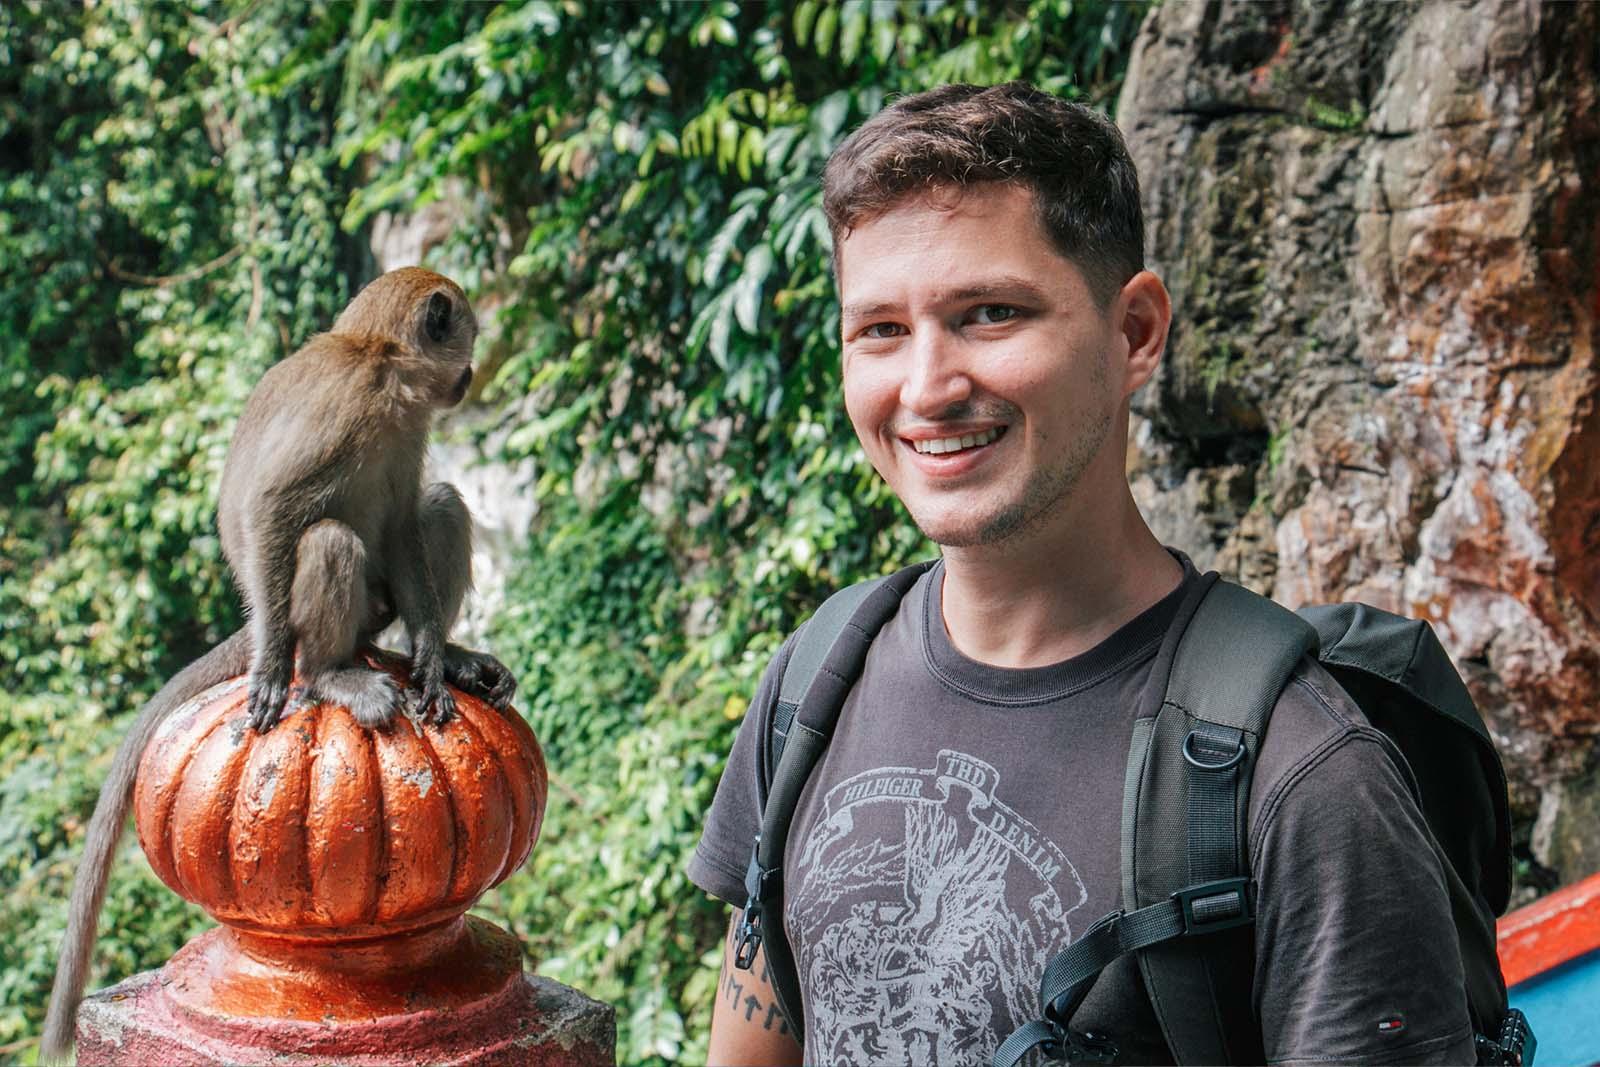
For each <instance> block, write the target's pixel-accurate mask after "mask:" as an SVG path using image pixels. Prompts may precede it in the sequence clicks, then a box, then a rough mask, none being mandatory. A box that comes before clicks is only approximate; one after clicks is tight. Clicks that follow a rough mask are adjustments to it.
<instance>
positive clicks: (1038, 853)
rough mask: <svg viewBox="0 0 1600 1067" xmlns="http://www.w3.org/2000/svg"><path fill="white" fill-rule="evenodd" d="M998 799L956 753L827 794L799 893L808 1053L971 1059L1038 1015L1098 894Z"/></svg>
mask: <svg viewBox="0 0 1600 1067" xmlns="http://www.w3.org/2000/svg"><path fill="white" fill-rule="evenodd" d="M1004 795H1006V791H1005V790H1003V789H1002V788H1001V783H1000V775H999V773H998V772H997V771H996V770H995V768H994V767H993V766H991V765H990V764H988V763H985V762H984V761H983V760H980V759H976V758H974V757H972V756H968V755H965V754H963V753H960V752H953V751H950V750H948V749H946V750H944V751H941V752H940V753H939V754H938V756H937V758H936V760H935V765H934V766H933V767H932V768H930V769H919V768H914V767H880V768H878V769H876V770H871V771H866V772H863V773H861V774H857V775H855V776H853V777H851V778H847V779H845V780H844V781H842V782H840V783H839V784H838V785H836V786H834V787H833V788H832V789H830V790H829V791H828V793H827V795H826V797H825V798H824V799H823V804H822V809H821V811H820V812H819V814H818V816H817V820H816V822H815V824H814V825H813V826H812V828H811V830H810V832H809V833H808V834H807V836H806V839H805V842H804V845H803V848H802V850H801V853H800V858H799V860H798V862H797V863H796V873H797V875H798V878H797V879H796V881H795V891H794V893H793V895H792V896H791V898H790V903H789V923H788V925H789V928H790V929H791V930H804V931H806V932H807V936H806V938H805V939H804V941H803V943H801V944H800V945H798V946H797V948H798V959H797V963H798V965H799V971H800V977H801V984H802V985H803V986H804V987H805V989H806V991H807V998H808V999H807V1001H806V1030H807V1033H806V1046H805V1047H806V1055H807V1060H808V1062H824V1063H841V1064H870V1063H916V1064H941V1063H942V1064H948V1063H972V1062H976V1061H980V1060H987V1059H988V1058H989V1056H990V1054H991V1053H992V1052H993V1050H994V1049H995V1047H996V1046H997V1045H998V1044H999V1042H1000V1041H1001V1040H1003V1039H1004V1038H1005V1036H1006V1035H1007V1034H1009V1033H1010V1032H1011V1031H1012V1030H1014V1029H1016V1028H1017V1027H1019V1026H1021V1025H1022V1024H1023V1023H1025V1022H1027V1021H1028V1020H1029V1019H1031V1018H1033V1017H1034V1015H1035V1014H1036V1012H1037V1008H1038V1004H1037V1001H1038V988H1039V986H1038V983H1039V977H1040V975H1041V974H1043V972H1044V967H1045V964H1046V963H1047V962H1048V961H1049V959H1050V957H1051V956H1052V955H1054V954H1055V953H1056V952H1058V951H1060V949H1061V948H1063V947H1064V946H1065V945H1067V944H1068V943H1069V942H1070V941H1071V938H1072V931H1071V926H1070V925H1069V923H1068V916H1069V915H1070V914H1071V913H1072V912H1073V911H1075V910H1076V909H1077V908H1079V907H1081V906H1082V905H1083V903H1084V901H1085V900H1087V899H1088V892H1087V890H1086V889H1085V888H1084V885H1083V881H1082V879H1081V878H1079V876H1078V872H1077V871H1076V870H1075V869H1074V868H1073V866H1072V864H1071V863H1070V862H1068V860H1067V858H1066V856H1064V855H1063V854H1062V852H1061V850H1060V849H1059V848H1057V847H1056V845H1055V843H1054V842H1053V841H1050V840H1047V839H1046V838H1045V837H1044V836H1043V835H1042V834H1041V833H1040V832H1039V830H1038V829H1037V828H1036V827H1035V826H1034V825H1033V824H1032V823H1030V822H1028V820H1026V819H1024V818H1022V817H1021V816H1020V815H1018V814H1017V813H1016V811H1014V810H1013V809H1012V808H1011V807H1010V806H1008V805H1007V804H1006V803H1004V802H1003V801H1002V800H1001V799H1000V797H1001V796H1004Z"/></svg>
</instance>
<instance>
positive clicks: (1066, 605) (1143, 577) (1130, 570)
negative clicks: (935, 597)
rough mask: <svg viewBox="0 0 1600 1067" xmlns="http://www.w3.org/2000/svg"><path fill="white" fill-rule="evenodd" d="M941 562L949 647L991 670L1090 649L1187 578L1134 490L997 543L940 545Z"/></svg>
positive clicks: (1043, 661) (1039, 664) (1057, 659)
mask: <svg viewBox="0 0 1600 1067" xmlns="http://www.w3.org/2000/svg"><path fill="white" fill-rule="evenodd" d="M1071 510H1073V511H1079V512H1088V509H1084V508H1081V507H1080V508H1073V509H1071ZM944 561H945V575H944V594H943V603H944V612H943V614H944V625H945V629H946V631H947V632H948V633H949V635H950V641H951V644H953V645H954V646H955V647H956V649H957V650H958V651H960V652H961V653H962V655H965V656H967V657H968V658H970V659H974V660H977V661H978V662H980V663H987V664H990V665H992V666H996V667H1043V666H1047V665H1049V664H1052V663H1059V662H1061V661H1062V660H1065V659H1070V658H1072V657H1073V656H1076V655H1080V654H1081V653H1084V652H1087V651H1089V650H1090V649H1092V648H1094V647H1095V646H1096V645H1098V644H1099V643H1100V642H1102V641H1104V640H1105V639H1106V638H1107V637H1110V636H1111V635H1112V634H1114V633H1115V632H1116V631H1117V630H1118V629H1120V628H1121V627H1122V626H1123V625H1125V624H1126V623H1128V622H1130V621H1132V620H1133V619H1134V618H1136V617H1137V616H1138V615H1139V614H1140V613H1141V612H1143V611H1145V610H1146V609H1148V608H1150V607H1151V606H1153V605H1154V604H1156V603H1157V602H1158V601H1160V600H1161V599H1162V598H1163V597H1164V596H1166V595H1167V594H1168V593H1170V592H1172V590H1173V589H1175V588H1176V587H1177V585H1178V583H1179V582H1180V581H1181V580H1182V578H1183V567H1182V565H1180V564H1179V563H1178V561H1177V560H1176V559H1174V558H1173V557H1172V555H1171V554H1170V553H1169V552H1167V550H1166V549H1164V548H1162V547H1161V542H1159V541H1158V540H1156V537H1155V535H1154V534H1153V533H1151V532H1150V528H1149V527H1148V526H1146V525H1145V524H1144V519H1143V518H1142V517H1141V516H1140V515H1139V512H1138V509H1137V507H1136V506H1135V505H1134V503H1133V499H1132V497H1131V495H1129V496H1127V497H1126V498H1125V499H1121V500H1118V501H1116V503H1115V505H1114V506H1111V507H1104V508H1100V509H1096V513H1083V514H1079V515H1076V516H1073V515H1066V514H1063V515H1059V516H1057V517H1055V520H1054V521H1053V522H1051V523H1049V524H1048V525H1047V526H1043V527H1041V528H1039V529H1037V530H1032V531H1019V534H1018V535H1017V536H1014V537H1012V538H1009V539H1008V540H1007V541H1006V542H1004V543H1002V544H999V545H983V546H977V547H971V548H946V549H945V550H944Z"/></svg>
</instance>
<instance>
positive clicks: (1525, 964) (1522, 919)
mask: <svg viewBox="0 0 1600 1067" xmlns="http://www.w3.org/2000/svg"><path fill="white" fill-rule="evenodd" d="M1497 937H1498V940H1499V947H1500V969H1501V970H1502V971H1503V972H1504V973H1505V976H1506V985H1507V986H1514V985H1516V984H1517V983H1518V982H1521V981H1523V980H1525V979H1528V978H1532V977H1533V976H1534V975H1537V974H1543V973H1544V972H1545V971H1548V970H1550V969H1551V968H1553V967H1559V966H1560V965H1561V964H1563V963H1566V962H1567V961H1568V960H1572V959H1576V958H1577V957H1579V956H1582V955H1583V954H1584V953H1586V952H1592V951H1594V950H1595V949H1600V874H1591V875H1590V876H1589V877H1587V878H1585V879H1584V880H1583V881H1581V882H1579V883H1577V884H1576V885H1569V886H1567V887H1566V888H1565V889H1558V890H1556V891H1555V892H1554V893H1551V894H1550V895H1549V896H1547V897H1545V898H1543V899H1542V900H1537V901H1535V902H1534V903H1532V904H1529V905H1528V906H1527V907H1525V908H1518V909H1517V910H1516V911H1514V912H1511V913H1510V914H1509V915H1506V916H1504V917H1503V918H1501V920H1500V922H1499V924H1498V929H1497Z"/></svg>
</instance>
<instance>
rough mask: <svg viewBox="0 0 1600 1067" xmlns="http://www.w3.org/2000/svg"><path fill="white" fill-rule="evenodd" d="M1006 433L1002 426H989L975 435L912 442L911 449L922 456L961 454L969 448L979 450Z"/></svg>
mask: <svg viewBox="0 0 1600 1067" xmlns="http://www.w3.org/2000/svg"><path fill="white" fill-rule="evenodd" d="M1005 432H1006V428H1005V427H1004V426H991V427H990V428H989V429H987V430H980V431H978V432H977V433H968V434H961V435H960V436H958V437H934V438H930V439H928V440H924V441H912V442H911V447H912V448H914V449H916V450H917V451H918V452H920V453H922V454H923V455H935V456H937V455H942V454H944V453H946V452H961V451H964V450H966V449H969V448H981V447H982V446H984V445H987V444H991V443H993V442H994V441H997V440H999V439H1000V436H1001V435H1002V434H1004V433H1005Z"/></svg>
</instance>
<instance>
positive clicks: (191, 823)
mask: <svg viewBox="0 0 1600 1067" xmlns="http://www.w3.org/2000/svg"><path fill="white" fill-rule="evenodd" d="M374 664H375V665H378V666H382V667H383V668H384V669H387V670H390V671H391V672H392V673H394V674H395V675H396V676H397V677H400V678H401V679H402V680H404V664H403V662H401V661H397V660H382V661H379V660H374ZM455 696H456V706H457V709H458V712H459V714H458V715H457V716H456V717H455V718H454V719H452V720H451V721H450V722H448V723H446V724H445V725H443V726H442V727H436V726H423V725H422V724H420V723H416V722H413V721H412V720H410V719H399V720H396V722H395V723H394V724H393V725H392V726H391V727H390V728H389V729H386V730H375V731H374V730H365V729H363V728H362V727H360V726H359V725H358V724H357V723H356V722H355V719H354V718H353V717H352V716H351V714H350V713H349V711H348V710H346V709H345V708H342V707H339V706H337V705H319V706H316V707H302V708H298V709H295V710H293V711H291V712H290V713H289V714H287V715H285V716H284V717H283V719H282V720H281V721H280V722H279V724H278V725H277V727H275V728H274V729H273V730H271V731H269V732H268V733H266V734H257V733H255V732H254V731H253V730H250V729H248V727H247V726H246V725H245V721H246V718H247V712H246V701H247V699H248V690H247V688H246V687H245V686H243V685H239V684H237V683H236V682H228V683H224V684H223V685H221V686H218V687H217V688H215V689H213V690H210V691H209V692H207V693H204V694H202V695H200V696H199V697H197V698H195V700H194V701H192V702H191V703H190V704H189V705H187V706H186V707H185V708H184V709H181V712H180V713H179V714H175V715H173V716H172V719H171V720H170V726H169V728H166V729H163V730H162V731H161V732H160V733H159V734H158V735H157V736H156V737H155V739H154V740H153V741H152V742H151V744H150V747H149V748H148V749H147V750H146V752H145V755H144V758H143V761H142V762H141V764H140V768H139V777H138V782H137V784H136V786H135V792H134V818H135V823H136V825H137V827H138V831H139V842H140V844H141V845H143V846H144V850H145V853H146V855H148V856H149V857H150V862H151V866H152V867H153V868H154V869H155V872H156V874H157V875H158V876H159V877H160V878H161V880H162V881H163V882H165V883H166V884H167V885H168V886H170V887H171V888H172V890H173V891H174V892H176V893H178V894H179V895H180V896H182V897H183V898H185V899H186V900H190V901H193V902H194V903H196V904H199V905H200V906H201V907H203V908H205V909H206V911H207V912H209V913H210V914H211V915H212V917H214V918H215V919H217V920H218V921H219V922H222V923H224V924H227V925H232V926H235V927H237V928H240V929H244V930H255V931H258V932H263V933H270V934H274V935H278V936H298V937H302V938H318V939H324V938H350V937H373V936H377V935H381V934H384V933H387V932H394V931H400V930H406V929H415V928H419V927H423V926H430V925H436V924H438V923H440V922H442V921H444V920H446V919H449V918H451V917H454V916H457V915H460V914H461V913H463V912H464V911H466V909H467V908H468V907H470V906H471V905H472V902H473V901H475V900H477V899H478V897H480V896H481V895H483V893H484V892H485V891H486V890H488V889H489V888H490V887H491V886H493V885H495V884H497V883H499V882H500V881H503V880H504V879H505V878H507V877H509V876H510V874H511V873H512V872H513V871H515V870H516V869H517V867H519V866H520V865H521V864H522V862H523V861H524V860H526V859H527V857H528V855H529V853H530V852H531V851H532V849H533V845H534V842H535V841H536V840H537V838H538V835H539V828H540V824H541V823H542V821H543V818H544V806H545V799H546V796H547V792H548V778H547V776H546V772H545V766H544V757H543V755H542V753H541V752H540V750H539V743H538V741H537V740H536V739H535V738H534V736H533V731H532V730H530V729H529V728H528V726H527V724H526V723H525V722H523V721H522V718H521V716H519V715H517V713H516V712H515V711H508V712H506V713H504V714H502V713H500V712H497V711H495V710H494V709H493V708H492V707H490V706H489V705H487V704H485V703H484V702H482V701H480V700H477V699H475V698H474V697H471V696H468V695H467V694H465V693H461V692H457V693H456V694H455Z"/></svg>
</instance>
